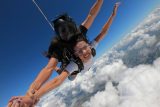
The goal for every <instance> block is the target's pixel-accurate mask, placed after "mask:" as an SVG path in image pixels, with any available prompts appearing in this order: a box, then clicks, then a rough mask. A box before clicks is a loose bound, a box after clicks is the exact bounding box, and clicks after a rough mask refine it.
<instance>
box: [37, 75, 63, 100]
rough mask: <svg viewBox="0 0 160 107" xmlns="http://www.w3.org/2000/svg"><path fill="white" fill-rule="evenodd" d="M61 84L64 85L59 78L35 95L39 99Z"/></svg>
mask: <svg viewBox="0 0 160 107" xmlns="http://www.w3.org/2000/svg"><path fill="white" fill-rule="evenodd" d="M60 84H62V81H61V80H59V79H58V78H54V79H53V80H51V81H48V82H47V83H46V84H44V85H43V86H42V87H41V88H40V89H39V90H38V91H37V92H36V93H35V94H34V96H36V97H37V98H38V99H39V98H40V97H41V96H43V95H44V94H46V93H47V92H49V91H51V90H53V89H55V88H56V87H58V86H59V85H60Z"/></svg>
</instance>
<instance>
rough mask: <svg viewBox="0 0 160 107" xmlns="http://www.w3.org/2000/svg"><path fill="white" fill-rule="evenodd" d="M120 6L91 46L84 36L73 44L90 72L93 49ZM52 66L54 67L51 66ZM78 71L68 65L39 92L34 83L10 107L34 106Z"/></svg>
mask: <svg viewBox="0 0 160 107" xmlns="http://www.w3.org/2000/svg"><path fill="white" fill-rule="evenodd" d="M118 6H119V3H116V4H115V6H114V10H113V13H112V15H111V16H110V18H109V20H108V21H107V22H106V24H105V25H104V27H103V28H102V30H101V32H100V33H99V35H98V36H97V37H96V38H95V39H94V40H93V41H92V42H91V44H89V43H88V40H86V38H83V37H82V35H79V36H78V39H75V40H76V41H75V42H74V43H73V44H74V46H73V50H74V54H75V55H76V56H77V57H79V58H80V59H81V60H82V62H83V64H84V70H88V68H90V67H91V65H92V62H93V60H92V59H93V56H92V49H93V48H94V49H95V48H96V47H97V45H98V43H99V42H100V41H101V40H102V39H103V38H104V36H105V35H106V33H107V31H108V29H109V27H110V25H111V23H112V21H113V18H114V17H115V16H116V12H117V8H118ZM50 64H51V63H50ZM86 65H87V66H86ZM50 66H53V65H52V64H51V65H50ZM54 67H55V66H54ZM87 67H88V68H87ZM77 69H78V67H77V65H76V64H75V63H74V62H70V63H69V65H67V67H66V68H65V70H63V72H62V73H61V74H60V75H59V76H57V77H55V78H54V79H53V80H51V81H49V82H47V83H46V84H44V85H43V86H42V87H40V88H39V89H38V90H36V87H37V84H35V83H33V86H34V87H35V88H33V87H31V88H32V89H30V92H27V94H26V96H18V97H13V98H12V99H11V100H10V102H9V104H8V107H11V105H12V107H25V106H24V105H26V107H30V106H33V105H34V104H36V103H37V102H38V100H39V98H40V97H41V96H42V95H44V94H45V93H47V92H49V91H51V90H53V89H54V88H56V87H58V86H59V85H61V84H62V83H63V81H64V80H65V79H66V78H67V77H68V76H70V75H71V74H72V73H73V72H74V71H75V70H77Z"/></svg>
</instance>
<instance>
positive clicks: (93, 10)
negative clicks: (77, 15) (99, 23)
mask: <svg viewBox="0 0 160 107" xmlns="http://www.w3.org/2000/svg"><path fill="white" fill-rule="evenodd" d="M102 4H103V0H97V1H96V3H95V4H94V5H93V6H92V8H91V10H90V12H89V14H88V16H87V18H86V19H85V20H84V22H83V23H82V25H83V26H85V27H86V28H87V29H89V28H90V26H91V25H92V23H93V21H94V19H95V18H96V16H97V14H98V12H99V10H100V8H101V6H102Z"/></svg>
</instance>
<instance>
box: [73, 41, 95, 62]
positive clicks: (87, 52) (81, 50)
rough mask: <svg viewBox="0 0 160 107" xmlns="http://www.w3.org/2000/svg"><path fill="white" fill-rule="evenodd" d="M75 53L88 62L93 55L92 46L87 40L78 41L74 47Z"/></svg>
mask: <svg viewBox="0 0 160 107" xmlns="http://www.w3.org/2000/svg"><path fill="white" fill-rule="evenodd" d="M74 51H75V55H76V56H78V57H79V58H80V59H81V60H82V62H87V61H88V60H89V59H91V57H92V51H91V47H90V45H89V44H88V43H86V42H85V41H80V42H78V43H77V44H76V45H75V47H74Z"/></svg>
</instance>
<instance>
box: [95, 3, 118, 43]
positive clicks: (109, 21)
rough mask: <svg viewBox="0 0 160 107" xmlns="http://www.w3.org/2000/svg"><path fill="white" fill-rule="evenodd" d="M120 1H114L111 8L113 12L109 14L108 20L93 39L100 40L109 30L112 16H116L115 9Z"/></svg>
mask: <svg viewBox="0 0 160 107" xmlns="http://www.w3.org/2000/svg"><path fill="white" fill-rule="evenodd" d="M119 5H120V3H119V2H118V3H116V4H115V6H114V9H113V12H112V14H111V16H110V17H109V19H108V21H107V22H106V23H105V25H104V26H103V28H102V30H101V32H100V34H99V35H98V36H97V37H96V38H95V41H97V42H100V41H101V40H102V39H103V38H104V37H105V35H106V33H107V31H108V30H109V28H110V26H111V24H112V22H113V19H114V17H115V16H116V14H117V9H118V7H119Z"/></svg>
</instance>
